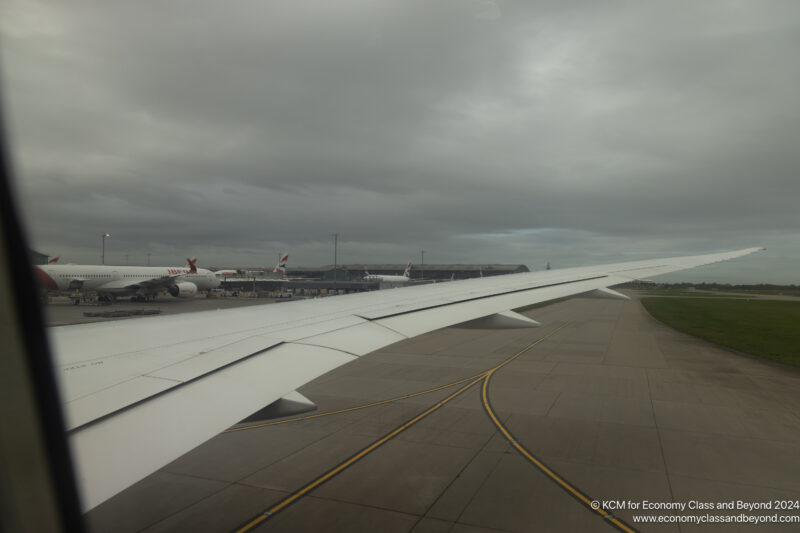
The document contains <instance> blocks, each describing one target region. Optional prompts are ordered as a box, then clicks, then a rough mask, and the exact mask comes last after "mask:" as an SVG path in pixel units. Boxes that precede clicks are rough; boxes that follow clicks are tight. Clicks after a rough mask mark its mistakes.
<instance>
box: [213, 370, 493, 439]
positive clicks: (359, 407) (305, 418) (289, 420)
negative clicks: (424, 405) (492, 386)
mask: <svg viewBox="0 0 800 533" xmlns="http://www.w3.org/2000/svg"><path fill="white" fill-rule="evenodd" d="M485 374H486V372H485V371H484V372H481V373H480V374H476V375H474V376H470V377H468V378H464V379H460V380H458V381H454V382H452V383H448V384H447V385H441V386H439V387H435V388H433V389H428V390H424V391H420V392H414V393H412V394H406V395H404V396H398V397H396V398H390V399H388V400H380V401H377V402H372V403H367V404H364V405H357V406H355V407H348V408H346V409H339V410H337V411H328V412H325V413H318V414H315V415H309V416H301V417H297V418H288V419H286V420H277V421H275V422H264V423H262V424H254V425H251V426H239V427H235V428H231V429H226V430H225V431H223V433H233V432H234V431H245V430H247V429H257V428H263V427H267V426H277V425H279V424H286V423H289V422H301V421H303V420H311V419H314V418H321V417H323V416H331V415H340V414H342V413H349V412H351V411H358V410H360V409H367V408H368V407H376V406H378V405H385V404H387V403H392V402H399V401H400V400H406V399H408V398H413V397H415V396H422V395H423V394H430V393H432V392H436V391H440V390H444V389H447V388H450V387H455V386H456V385H460V384H462V383H466V382H467V381H470V380H473V379H476V378H479V377H482V376H484V375H485Z"/></svg>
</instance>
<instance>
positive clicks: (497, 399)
mask: <svg viewBox="0 0 800 533" xmlns="http://www.w3.org/2000/svg"><path fill="white" fill-rule="evenodd" d="M526 314H528V315H529V316H531V317H532V318H535V319H536V320H538V321H539V322H541V323H542V327H541V328H537V329H525V330H501V331H487V330H461V329H455V328H450V329H446V330H441V331H438V332H434V333H431V334H427V335H423V336H420V337H417V338H415V339H410V340H408V341H404V342H401V343H397V344H395V345H392V346H389V347H388V348H386V349H383V350H380V351H378V352H375V353H373V354H371V355H368V356H365V357H363V358H362V359H360V360H358V361H355V362H354V363H351V364H348V365H345V366H344V367H341V368H339V369H337V370H335V371H333V372H331V373H329V374H326V375H325V376H322V377H321V378H319V379H317V380H315V381H313V382H311V383H309V384H308V385H306V386H305V387H303V388H302V389H300V392H301V393H302V394H304V395H305V396H307V397H309V398H310V399H312V400H313V401H315V402H316V403H317V404H318V406H319V410H318V411H316V412H314V413H309V414H308V415H307V416H306V418H305V419H303V420H296V421H289V422H283V423H279V424H275V423H271V424H268V425H265V424H256V423H252V422H251V423H249V424H244V425H242V426H239V427H234V428H232V430H231V431H228V432H226V433H223V434H221V435H219V436H217V437H215V438H214V439H212V440H211V441H208V442H206V443H205V444H203V445H201V446H200V447H198V448H197V449H195V450H193V451H192V452H190V453H188V454H186V455H185V456H183V457H181V458H179V459H178V460H176V461H174V462H173V463H171V464H169V465H167V466H166V467H164V468H163V469H161V470H160V471H159V472H156V473H155V474H153V475H152V476H150V477H148V478H146V479H144V480H143V481H141V482H140V483H138V484H136V485H134V486H133V487H131V488H129V489H128V490H126V491H124V492H123V493H120V494H119V495H117V496H116V497H114V498H112V499H111V500H109V501H107V502H105V503H104V504H102V505H100V506H99V507H97V508H96V509H94V510H92V511H91V512H90V513H88V515H87V520H88V522H89V524H90V525H91V526H92V530H93V531H112V530H113V531H148V532H156V531H232V530H239V529H240V530H242V531H328V532H330V531H374V530H380V531H388V532H393V531H397V532H407V531H413V532H415V533H423V532H455V533H466V532H472V533H479V532H490V531H511V532H527V531H536V530H542V531H553V530H559V531H612V530H614V529H616V530H622V531H628V530H647V531H696V530H700V529H704V526H698V525H694V524H687V523H680V524H676V523H670V524H648V525H647V526H642V525H640V524H638V523H637V524H635V523H633V521H634V518H635V515H637V512H636V511H634V510H631V509H614V510H610V509H604V508H603V507H602V506H601V508H600V509H593V508H592V505H591V502H592V501H594V500H597V501H607V500H608V501H634V502H637V501H638V502H641V501H642V500H648V501H651V502H689V501H701V502H717V501H727V500H742V501H748V502H757V501H764V500H769V501H772V500H781V501H793V500H798V499H800V416H799V415H798V412H797V406H798V405H800V373H798V372H796V371H793V370H788V369H785V368H783V367H779V366H777V365H774V364H771V363H767V362H762V361H759V360H756V359H753V358H750V357H747V356H742V355H738V354H734V353H731V352H730V351H727V350H724V349H721V348H717V347H715V346H712V345H710V344H708V343H706V342H703V341H699V340H696V339H694V338H691V337H688V336H686V335H683V334H680V333H677V332H674V331H672V330H670V329H669V328H666V327H665V326H663V325H661V324H659V323H658V322H656V321H655V320H654V319H652V318H651V317H650V316H649V315H648V314H647V313H646V311H644V309H643V308H642V307H641V305H640V303H639V302H638V301H630V302H622V301H610V300H591V299H574V300H570V301H566V302H561V303H558V304H554V305H551V306H548V307H544V308H540V309H534V310H531V311H529V312H527V313H526ZM220 401H224V398H221V399H220ZM371 404H376V405H371ZM362 406H363V408H361V407H362ZM334 411H341V412H337V413H332V412H334ZM327 413H332V414H327ZM309 415H310V416H309ZM152 437H153V438H154V439H157V438H158V436H157V435H153V436H152ZM781 512H783V513H787V512H788V513H791V511H781ZM725 513H727V514H732V513H733V511H730V512H728V511H726V512H725ZM725 513H721V514H725ZM768 513H769V514H774V513H775V511H769V512H768ZM638 514H639V515H641V514H647V513H642V512H639V513H638ZM650 514H651V515H653V514H656V515H657V514H662V515H663V514H665V513H664V512H650ZM672 514H674V513H672ZM684 514H686V513H684ZM718 514H719V513H718ZM751 514H757V512H754V513H751ZM762 514H763V513H762ZM794 514H798V515H800V511H794ZM705 527H707V526H705ZM763 527H764V526H763V525H760V526H754V525H743V524H740V525H736V524H726V525H725V526H724V529H725V530H726V531H737V530H741V531H753V530H755V529H759V528H760V529H763ZM769 527H770V530H781V527H783V528H784V529H783V530H785V531H794V530H796V527H797V524H770V525H769Z"/></svg>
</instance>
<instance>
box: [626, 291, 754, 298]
mask: <svg viewBox="0 0 800 533" xmlns="http://www.w3.org/2000/svg"><path fill="white" fill-rule="evenodd" d="M638 293H639V294H646V295H649V296H685V297H686V298H744V297H746V296H747V295H746V294H742V295H741V296H739V295H736V294H730V293H729V294H720V293H718V292H716V291H687V290H683V289H647V290H639V291H638Z"/></svg>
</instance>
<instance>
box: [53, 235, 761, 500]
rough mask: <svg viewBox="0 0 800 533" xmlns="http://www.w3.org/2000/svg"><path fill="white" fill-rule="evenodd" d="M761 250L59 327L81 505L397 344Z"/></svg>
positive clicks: (58, 350) (56, 340)
mask: <svg viewBox="0 0 800 533" xmlns="http://www.w3.org/2000/svg"><path fill="white" fill-rule="evenodd" d="M758 250H761V248H748V249H745V250H739V251H736V252H728V253H719V254H707V255H697V256H685V257H673V258H667V259H658V260H648V261H635V262H627V263H619V264H613V265H603V266H596V267H581V268H572V269H564V270H548V271H544V272H532V273H524V274H512V275H507V276H497V277H490V278H479V279H470V280H463V281H454V282H449V283H442V284H436V285H422V286H416V287H408V288H403V289H402V290H390V291H376V292H370V293H361V294H354V295H349V296H340V297H336V298H329V299H324V300H305V301H299V302H291V303H284V304H282V305H280V306H276V305H264V306H258V307H247V308H238V309H229V310H224V311H208V312H202V313H192V314H183V315H172V316H166V317H153V318H143V319H138V320H136V321H121V322H104V323H96V324H84V325H80V326H62V327H56V328H51V329H50V330H49V332H50V335H51V341H52V342H51V345H52V346H53V347H54V351H55V356H56V364H57V365H58V369H57V374H58V375H59V382H60V387H61V394H62V399H63V402H64V410H65V415H66V420H67V424H68V427H67V431H68V434H69V440H70V445H71V448H72V453H73V458H74V461H75V465H76V471H77V472H78V477H79V479H78V484H79V486H80V489H81V492H82V501H83V505H84V509H85V510H88V509H91V508H93V507H95V506H96V505H98V504H99V503H101V502H103V501H105V500H106V499H108V498H109V497H111V496H113V495H114V494H116V493H117V492H119V491H121V490H123V489H124V488H126V487H128V486H129V485H131V484H133V483H135V482H136V481H138V480H139V479H141V478H143V477H145V476H146V475H148V474H150V473H152V472H154V471H155V470H157V469H158V468H159V467H161V466H163V465H165V464H167V463H168V462H170V461H172V460H173V459H175V458H177V457H179V456H180V455H182V454H183V453H185V452H187V451H189V450H191V449H192V448H194V447H196V446H197V445H199V444H200V443H202V442H204V441H206V440H208V439H209V438H211V437H213V436H214V435H216V434H218V433H219V432H220V431H223V430H224V429H226V428H228V427H229V426H230V425H232V424H234V423H236V422H238V421H239V420H242V419H244V418H246V417H247V416H249V415H250V414H252V413H253V412H255V411H258V410H259V409H261V408H263V407H265V406H266V405H269V404H271V403H273V402H275V401H276V400H278V399H280V398H281V397H284V396H286V395H287V394H290V393H291V392H292V391H294V390H295V389H297V388H298V387H300V386H302V385H304V384H305V383H308V382H309V381H311V380H313V379H315V378H316V377H318V376H320V375H322V374H324V373H326V372H328V371H330V370H332V369H334V368H336V367H338V366H340V365H343V364H345V363H348V362H350V361H353V360H355V359H357V358H358V357H361V356H363V355H366V354H368V353H370V352H372V351H375V350H377V349H379V348H382V347H384V346H387V345H389V344H393V343H395V342H397V341H400V340H403V339H406V338H410V337H414V336H417V335H420V334H423V333H427V332H430V331H433V330H436V329H440V328H443V327H447V326H452V325H455V324H460V323H464V322H469V321H474V320H477V319H481V318H483V317H487V316H490V315H495V314H502V313H505V312H507V311H509V310H511V309H515V308H518V307H522V306H524V305H529V304H534V303H540V302H546V301H549V300H553V299H557V298H563V297H567V296H574V295H578V294H584V293H592V292H593V291H596V290H597V289H604V288H607V287H609V286H613V285H617V284H619V283H624V282H626V281H630V280H633V279H643V278H649V277H652V276H657V275H660V274H665V273H668V272H673V271H677V270H683V269H686V268H692V267H695V266H700V265H705V264H709V263H715V262H718V261H725V260H728V259H734V258H736V257H741V256H743V255H747V254H750V253H753V252H755V251H758Z"/></svg>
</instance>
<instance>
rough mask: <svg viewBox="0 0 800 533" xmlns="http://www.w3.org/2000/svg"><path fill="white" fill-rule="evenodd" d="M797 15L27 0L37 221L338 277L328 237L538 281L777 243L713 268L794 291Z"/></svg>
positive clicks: (23, 67) (94, 248) (388, 257)
mask: <svg viewBox="0 0 800 533" xmlns="http://www.w3.org/2000/svg"><path fill="white" fill-rule="evenodd" d="M799 11H800V6H797V5H796V4H795V3H793V2H770V3H767V4H764V3H758V4H756V3H751V2H739V3H735V2H727V1H724V2H723V1H720V2H703V3H700V4H698V3H695V2H679V3H669V4H656V5H653V4H628V3H608V4H603V5H600V4H598V3H596V2H586V3H577V2H570V3H569V5H564V3H563V2H535V3H532V2H530V3H529V2H519V3H513V2H503V1H495V2H492V1H488V0H481V1H475V2H462V1H455V0H453V1H437V2H399V1H398V2H390V1H384V2H374V1H370V2H367V1H355V0H354V1H346V2H335V3H331V2H305V3H302V2H279V1H274V2H255V1H252V2H237V4H236V6H230V5H227V4H220V3H218V2H197V1H192V2H171V3H169V4H160V3H159V4H153V5H143V4H142V3H138V2H134V3H132V2H102V3H98V2H89V1H86V2H71V3H70V5H69V6H66V5H62V4H60V3H57V2H21V1H11V2H8V3H7V5H6V7H5V14H4V16H3V17H2V20H3V22H2V30H3V44H4V55H3V70H4V82H5V83H4V85H5V86H4V92H5V93H6V103H7V104H8V106H9V109H10V113H9V115H10V125H11V130H12V133H13V134H14V135H13V138H14V144H13V149H14V154H15V156H16V160H17V166H18V169H19V172H18V173H19V176H20V187H19V188H20V191H21V195H22V199H23V201H24V208H25V212H26V218H27V224H28V226H29V229H30V232H31V234H32V236H33V240H34V244H35V246H36V247H38V248H41V249H42V250H43V251H46V252H49V253H52V254H54V255H55V254H61V255H62V256H65V257H66V258H67V259H68V260H71V261H75V262H82V261H87V262H88V261H95V260H96V259H97V256H98V255H99V252H98V248H99V234H100V232H103V231H109V232H110V233H112V235H113V237H112V239H111V240H109V241H108V243H107V245H108V249H109V251H108V254H107V256H108V257H110V258H114V259H115V260H117V261H120V262H122V255H123V254H125V253H127V254H128V255H129V260H130V261H131V262H134V261H135V262H139V263H141V262H143V261H144V260H145V257H146V253H147V252H148V251H150V252H151V253H153V260H154V261H155V260H156V259H158V261H159V262H178V261H182V259H183V257H185V256H186V255H197V256H198V257H201V258H202V259H201V260H202V261H203V262H205V263H206V264H214V265H219V266H223V265H225V266H236V265H242V264H247V265H255V264H261V263H271V262H272V261H273V256H274V255H275V254H276V253H277V252H278V251H279V250H280V249H284V248H289V249H290V250H292V259H293V262H294V264H307V265H310V264H320V263H327V262H330V259H331V249H332V246H331V243H330V234H331V233H333V232H339V233H341V235H342V241H341V242H342V249H341V251H342V256H343V258H344V260H346V261H365V262H371V261H375V262H378V261H381V262H383V261H391V262H403V261H405V260H406V259H408V258H416V257H418V254H419V250H420V249H425V250H427V251H428V253H427V254H426V260H430V262H451V261H465V262H509V263H512V262H523V263H527V264H529V265H530V266H531V267H536V265H540V264H544V262H546V260H548V259H549V260H551V261H553V262H554V263H556V264H563V265H567V264H569V265H573V264H582V263H592V262H598V261H600V260H609V261H613V260H617V259H619V258H620V257H626V258H627V257H630V258H636V257H650V256H652V255H654V254H662V253H663V254H682V253H692V252H703V251H712V250H718V249H730V248H735V247H739V246H752V245H762V244H768V245H770V253H769V254H765V255H761V256H758V257H759V260H760V261H761V264H762V267H761V268H760V269H759V268H756V267H752V268H751V267H748V268H745V267H742V268H741V270H740V271H739V274H737V273H736V272H737V271H736V269H735V268H734V270H733V271H730V270H725V271H722V270H720V271H719V273H720V274H719V275H721V276H725V277H727V278H730V279H733V278H736V276H737V275H740V277H742V278H747V279H743V280H744V281H782V282H795V281H796V279H795V278H794V272H795V265H796V260H797V259H798V257H799V256H800V243H798V239H797V238H796V237H795V234H796V233H797V226H798V217H797V215H796V213H795V212H796V205H795V204H796V198H797V197H798V194H797V193H798V187H800V180H798V179H797V176H798V169H799V168H800V161H799V160H798V153H797V152H798V150H797V148H796V147H797V146H800V112H799V111H798V108H797V106H796V103H795V100H796V96H795V88H796V87H797V85H798V81H800V64H798V63H797V61H796V60H795V59H794V55H795V50H797V49H798V45H799V44H800V42H798V41H800V32H798V21H800V16H798V15H800V12H799ZM773 250H775V251H773ZM545 257H547V259H544V258H545ZM753 261H755V259H754V260H753ZM748 264H749V263H748ZM753 264H756V265H757V264H758V263H753ZM732 268H733V267H732ZM713 273H714V271H713V270H712V271H711V272H710V274H709V275H713ZM750 278H753V279H750Z"/></svg>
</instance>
